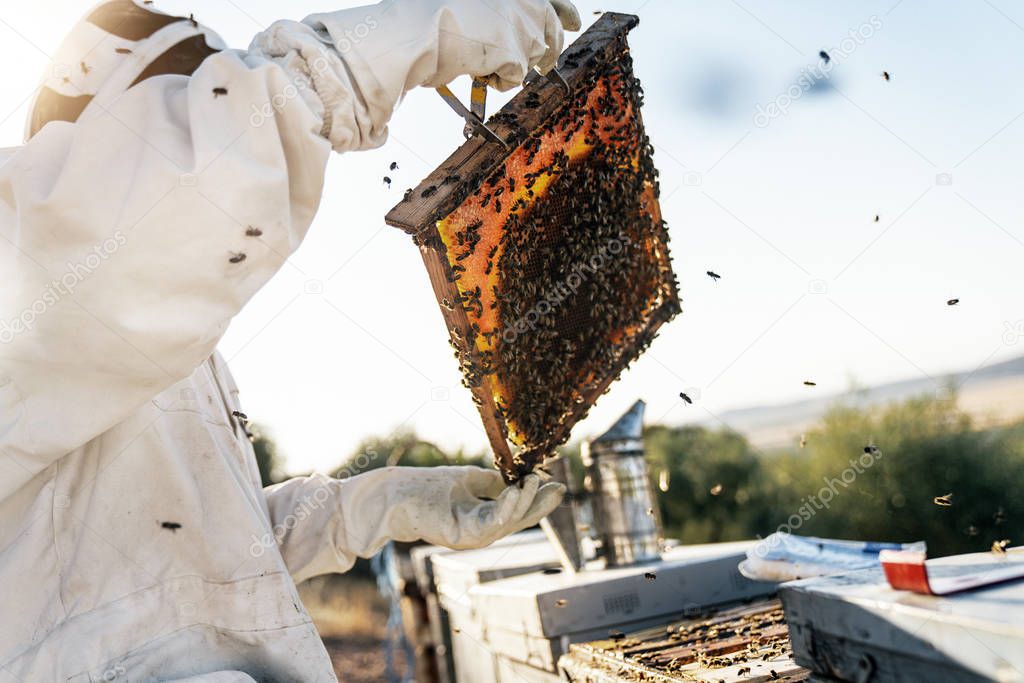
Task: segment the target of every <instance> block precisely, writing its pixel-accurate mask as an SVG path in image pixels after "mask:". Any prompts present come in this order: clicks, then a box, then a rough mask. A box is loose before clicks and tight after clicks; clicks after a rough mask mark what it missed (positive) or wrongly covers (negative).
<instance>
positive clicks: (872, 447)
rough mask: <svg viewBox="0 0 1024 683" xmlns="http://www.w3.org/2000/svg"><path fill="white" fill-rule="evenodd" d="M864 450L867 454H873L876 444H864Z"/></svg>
mask: <svg viewBox="0 0 1024 683" xmlns="http://www.w3.org/2000/svg"><path fill="white" fill-rule="evenodd" d="M864 452H865V453H867V454H868V455H873V454H874V453H877V452H878V447H877V446H873V445H872V446H865V447H864Z"/></svg>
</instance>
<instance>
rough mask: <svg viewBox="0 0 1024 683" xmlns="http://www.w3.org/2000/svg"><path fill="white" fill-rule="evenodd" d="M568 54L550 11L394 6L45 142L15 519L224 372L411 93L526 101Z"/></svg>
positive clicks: (0, 364)
mask: <svg viewBox="0 0 1024 683" xmlns="http://www.w3.org/2000/svg"><path fill="white" fill-rule="evenodd" d="M558 2H559V4H560V7H561V9H562V10H563V11H564V9H565V8H564V6H563V4H562V3H561V0H558ZM560 47H561V29H560V26H559V25H558V18H557V15H556V10H555V8H554V6H553V5H552V4H551V3H550V2H548V0H503V1H499V0H406V1H400V2H394V1H392V2H384V3H381V4H380V5H376V6H372V7H367V8H363V9H354V10H346V11H342V12H338V13H334V14H322V15H316V16H315V17H311V18H310V19H308V20H306V22H305V23H297V22H279V23H277V24H275V25H273V26H272V27H271V28H270V29H269V30H267V31H266V32H264V33H262V34H260V35H258V36H257V37H256V39H255V40H254V41H253V44H252V46H251V47H250V49H249V52H248V53H240V52H223V53H219V54H216V55H214V56H211V57H209V58H207V59H206V60H205V61H204V62H203V63H202V65H201V66H200V67H199V68H198V69H197V70H196V72H195V73H194V74H193V75H192V77H191V78H185V77H178V76H163V77H157V78H150V79H147V80H145V81H142V82H141V83H139V84H137V85H135V86H134V87H132V88H131V89H129V90H128V91H127V93H125V94H124V95H122V96H120V97H119V98H117V99H115V100H113V101H111V102H108V103H107V104H106V105H105V106H102V107H100V106H92V107H90V108H89V109H87V110H86V112H85V114H83V116H82V118H80V119H79V121H78V122H77V123H76V124H73V125H69V124H63V123H51V124H49V125H47V126H45V127H44V128H43V129H42V130H41V131H40V132H39V133H38V134H36V135H35V137H33V138H32V139H31V140H30V141H29V142H28V143H27V144H26V145H25V146H24V147H23V148H21V149H20V150H19V151H18V152H17V153H15V154H14V155H13V156H10V157H8V158H6V160H5V163H3V165H2V167H0V231H2V232H0V238H2V239H0V266H2V268H0V272H2V273H3V274H4V286H3V287H2V288H0V314H2V317H0V342H2V344H0V499H2V498H6V497H7V496H9V495H11V494H12V493H13V492H15V491H17V490H18V489H19V488H21V487H22V486H23V485H24V484H25V483H26V482H28V481H29V480H30V479H31V478H32V477H33V476H35V475H36V474H37V473H39V472H41V471H42V470H44V469H45V468H47V467H48V466H50V465H51V464H52V463H54V462H55V461H56V460H57V459H59V458H60V457H61V456H63V455H64V454H66V453H68V452H70V451H72V450H74V449H75V448H77V447H79V446H81V445H83V444H85V443H87V442H88V441H90V440H91V439H93V438H95V437H96V436H98V435H99V434H102V433H103V432H104V431H106V430H107V429H109V428H110V427H111V426H113V425H115V424H117V423H118V422H120V421H121V420H123V419H124V418H125V417H126V416H128V415H129V414H131V413H132V412H133V411H135V410H136V409H137V408H138V407H139V406H140V405H142V404H143V403H145V402H146V401H148V400H150V399H151V398H152V397H153V396H155V395H156V394H158V393H159V392H160V391H162V390H164V389H166V388H167V387H169V386H171V385H172V384H173V383H175V382H176V381H178V380H180V379H182V378H184V377H187V376H188V375H189V374H190V373H192V371H193V370H194V369H195V368H196V367H197V366H198V365H199V364H200V363H202V362H203V361H204V360H205V359H206V358H207V357H209V355H210V354H211V352H212V351H213V349H214V347H215V345H216V343H217V341H218V339H219V338H220V337H221V335H222V334H223V333H224V331H225V328H226V327H227V325H228V322H229V321H230V320H231V318H232V316H234V315H235V314H236V313H237V312H238V311H239V310H240V309H241V307H242V306H243V305H244V304H245V303H246V302H247V301H248V300H249V298H250V297H251V296H252V295H253V294H254V293H255V292H256V291H257V290H258V289H259V288H260V287H261V286H262V285H263V284H264V283H265V282H266V281H267V280H269V279H270V277H271V276H272V275H273V274H274V273H275V272H276V271H277V269H278V268H280V266H281V265H282V263H283V262H284V260H285V258H286V257H287V256H288V255H289V254H291V253H292V252H293V251H294V250H295V249H296V248H297V247H298V245H299V243H300V242H301V241H302V238H303V237H304V235H305V233H306V230H307V228H308V227H309V224H310V222H311V221H312V219H313V215H314V213H315V212H316V209H317V206H318V203H319V199H320V195H321V190H322V183H323V174H324V166H325V164H326V161H327V157H328V155H329V152H330V150H331V149H332V148H333V149H334V150H335V151H339V152H343V151H348V150H357V149H366V148H371V147H375V146H378V145H380V144H382V143H383V141H384V139H385V137H386V133H387V127H386V124H387V121H388V118H389V117H390V115H391V113H392V110H393V109H394V107H395V105H396V103H397V102H398V100H399V99H400V98H401V96H402V94H403V93H404V92H405V91H406V90H408V89H410V88H412V87H415V86H417V85H423V84H426V85H434V84H439V83H443V82H446V81H448V80H451V79H452V78H454V77H456V76H457V75H460V74H477V75H484V74H491V73H494V74H498V76H499V77H500V78H501V79H502V80H501V81H500V84H503V85H511V84H513V83H515V82H518V81H520V80H522V77H523V76H524V75H525V73H526V71H527V69H528V68H530V67H531V66H533V65H535V64H540V63H542V62H543V63H545V64H547V63H550V62H551V61H552V58H551V56H550V55H551V54H552V53H555V52H556V51H557V50H558V49H560ZM307 82H308V83H311V85H310V86H309V87H307V86H306V85H304V84H305V83H307ZM101 93H102V91H101ZM257 233H258V236H257Z"/></svg>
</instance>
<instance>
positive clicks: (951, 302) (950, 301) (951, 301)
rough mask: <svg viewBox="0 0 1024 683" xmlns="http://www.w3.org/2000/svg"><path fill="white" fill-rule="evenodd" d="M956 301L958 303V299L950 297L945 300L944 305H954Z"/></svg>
mask: <svg viewBox="0 0 1024 683" xmlns="http://www.w3.org/2000/svg"><path fill="white" fill-rule="evenodd" d="M958 303H960V299H950V300H949V301H947V302H946V305H947V306H956V305H957V304H958Z"/></svg>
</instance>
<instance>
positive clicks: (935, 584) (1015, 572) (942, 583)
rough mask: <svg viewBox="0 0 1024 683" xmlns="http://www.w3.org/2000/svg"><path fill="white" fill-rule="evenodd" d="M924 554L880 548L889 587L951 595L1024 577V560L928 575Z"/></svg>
mask: <svg viewBox="0 0 1024 683" xmlns="http://www.w3.org/2000/svg"><path fill="white" fill-rule="evenodd" d="M926 556H927V553H923V552H919V551H913V550H902V551H901V550H883V551H882V552H881V553H880V554H879V556H878V559H879V560H881V562H882V569H883V570H884V571H885V578H886V579H888V581H889V585H890V586H892V587H893V588H895V589H896V590H905V591H912V592H914V593H920V594H922V595H951V594H953V593H960V592H963V591H968V590H973V589H976V588H983V587H986V586H992V585H994V584H997V583H1005V582H1007V581H1014V580H1017V579H1024V562H1006V563H1003V562H1001V561H1000V562H999V563H998V564H993V565H992V568H991V569H983V570H980V571H972V572H967V573H964V574H960V575H958V576H948V577H936V578H929V577H928V567H927V565H926V563H925V559H926ZM949 566H952V567H955V566H956V565H949Z"/></svg>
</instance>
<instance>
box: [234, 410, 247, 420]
mask: <svg viewBox="0 0 1024 683" xmlns="http://www.w3.org/2000/svg"><path fill="white" fill-rule="evenodd" d="M231 415H232V416H233V417H235V418H236V419H237V420H238V421H239V422H242V423H245V422H248V421H249V416H248V415H246V414H245V413H243V412H242V411H241V410H232V411H231Z"/></svg>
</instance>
